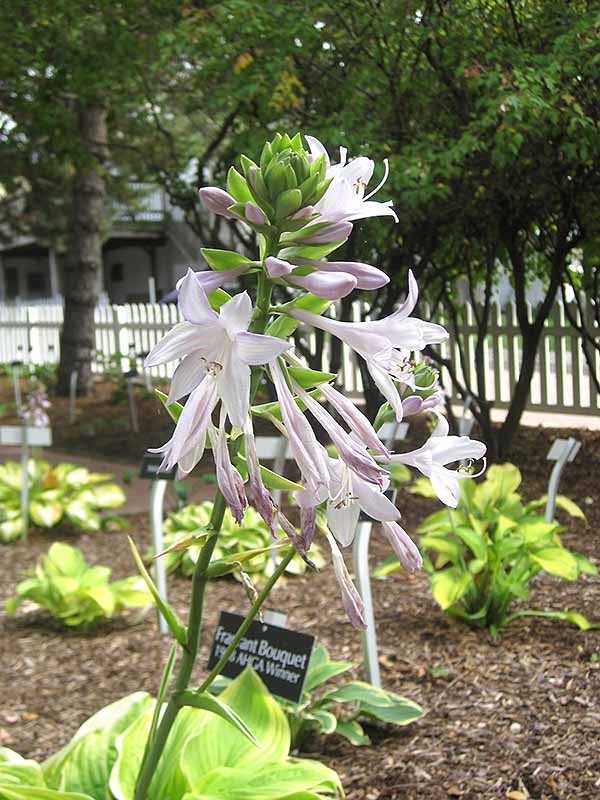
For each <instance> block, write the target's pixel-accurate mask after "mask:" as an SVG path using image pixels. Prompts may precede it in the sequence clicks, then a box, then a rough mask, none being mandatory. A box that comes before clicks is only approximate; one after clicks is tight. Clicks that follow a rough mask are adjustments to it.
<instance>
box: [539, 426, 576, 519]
mask: <svg viewBox="0 0 600 800" xmlns="http://www.w3.org/2000/svg"><path fill="white" fill-rule="evenodd" d="M580 447H581V442H580V441H578V440H577V439H574V438H573V437H572V436H570V437H569V438H568V439H556V440H555V441H554V442H553V444H552V447H551V448H550V450H549V452H548V455H547V456H546V458H547V460H548V461H554V462H555V464H554V466H553V468H552V472H551V473H550V480H549V481H548V499H547V500H546V511H545V514H544V519H545V520H546V522H553V521H554V514H555V512H556V496H557V494H558V484H559V483H560V478H561V475H562V471H563V469H564V468H565V466H566V465H567V464H568V463H570V462H571V461H574V460H575V456H576V455H577V453H578V452H579V448H580Z"/></svg>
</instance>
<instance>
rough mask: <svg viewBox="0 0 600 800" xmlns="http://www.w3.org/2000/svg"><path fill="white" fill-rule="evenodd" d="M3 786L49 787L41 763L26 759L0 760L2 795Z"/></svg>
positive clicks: (0, 787)
mask: <svg viewBox="0 0 600 800" xmlns="http://www.w3.org/2000/svg"><path fill="white" fill-rule="evenodd" d="M15 755H16V753H15ZM3 786H8V787H15V786H29V787H33V786H38V787H44V788H47V787H46V782H45V781H44V776H43V774H42V768H41V767H40V765H39V764H38V763H37V762H36V761H25V759H21V760H20V761H17V760H16V759H14V760H11V761H8V760H7V761H2V762H0V796H1V794H2V787H3Z"/></svg>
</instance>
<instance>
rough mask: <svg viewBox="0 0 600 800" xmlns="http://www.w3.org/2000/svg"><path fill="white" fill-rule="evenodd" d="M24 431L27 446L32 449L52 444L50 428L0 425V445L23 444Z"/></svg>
mask: <svg viewBox="0 0 600 800" xmlns="http://www.w3.org/2000/svg"><path fill="white" fill-rule="evenodd" d="M24 431H27V444H28V445H31V446H32V447H50V445H51V444H52V429H51V428H24V427H22V426H20V425H1V426H0V444H6V445H17V444H23V441H24Z"/></svg>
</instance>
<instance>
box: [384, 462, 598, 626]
mask: <svg viewBox="0 0 600 800" xmlns="http://www.w3.org/2000/svg"><path fill="white" fill-rule="evenodd" d="M520 483H521V473H520V472H519V470H518V469H517V467H515V466H514V465H512V464H502V465H495V466H492V467H490V468H489V470H488V471H487V474H486V479H485V480H484V481H482V482H481V483H477V484H476V483H475V482H473V481H462V482H461V499H460V503H459V505H458V508H456V509H455V510H452V509H443V510H442V511H436V512H435V513H434V514H431V515H430V516H429V517H427V519H426V520H425V521H424V523H423V524H422V525H421V526H420V528H419V533H420V534H421V540H420V545H421V548H422V549H423V551H424V552H425V553H426V556H425V559H424V563H425V568H426V569H427V571H428V573H429V575H430V579H431V591H432V593H433V597H434V599H435V601H436V602H437V603H438V605H439V606H440V608H442V609H443V610H444V611H445V612H446V613H447V614H450V615H451V616H453V617H456V618H458V619H461V620H463V621H464V622H466V623H467V624H468V625H471V626H472V627H486V628H489V629H490V630H491V631H492V633H494V634H495V633H497V632H498V631H499V630H500V629H501V628H502V627H503V626H504V625H506V624H508V623H509V622H510V621H511V620H513V619H515V618H516V617H520V616H526V615H531V616H545V617H554V618H556V619H562V620H567V621H569V622H572V623H573V624H575V625H577V626H578V627H579V628H581V629H582V630H586V629H588V628H590V627H592V625H591V623H590V622H588V620H586V619H585V617H583V616H582V615H581V614H579V613H577V612H574V611H534V610H518V611H517V612H515V613H513V614H511V613H510V609H511V606H512V605H513V603H514V602H515V601H516V600H526V599H527V597H528V594H529V583H530V581H531V580H532V579H533V578H534V577H535V576H536V575H537V574H538V573H539V572H541V571H542V570H543V571H545V572H546V573H548V574H549V575H553V576H554V577H557V578H562V579H563V580H568V581H574V580H577V578H578V577H579V576H580V575H581V574H582V573H587V574H590V575H595V574H597V569H596V567H595V566H594V564H592V562H591V561H590V560H589V559H588V558H586V557H585V556H582V555H580V554H579V553H573V552H571V551H570V550H568V549H567V548H566V547H564V546H563V545H562V543H561V539H560V536H559V534H560V533H561V531H562V530H563V528H562V526H561V525H560V524H559V523H558V522H546V521H545V520H544V517H543V515H541V514H539V513H538V509H539V508H540V507H541V506H542V505H543V504H544V502H545V499H544V498H540V499H538V500H534V501H533V502H531V503H527V504H525V503H523V501H522V499H521V497H520V495H519V494H517V489H518V487H519V485H520ZM411 490H412V491H413V492H416V493H421V492H420V486H419V482H415V485H414V486H413V487H412V489H411ZM422 493H423V494H425V496H428V497H429V496H430V494H429V487H427V488H426V489H425V491H423V492H422ZM557 506H558V507H559V508H562V509H564V510H565V511H566V512H567V513H569V514H570V515H571V516H574V517H577V518H584V515H583V512H582V511H581V509H579V507H578V506H577V505H576V504H575V503H573V502H572V501H571V500H569V499H568V498H566V497H562V496H559V497H558V498H557ZM397 568H399V565H397V564H394V563H393V562H391V561H389V562H386V563H385V564H384V565H382V566H381V567H380V568H379V569H378V571H377V574H379V575H383V574H387V573H389V572H391V571H394V569H397Z"/></svg>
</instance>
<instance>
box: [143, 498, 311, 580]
mask: <svg viewBox="0 0 600 800" xmlns="http://www.w3.org/2000/svg"><path fill="white" fill-rule="evenodd" d="M212 508H213V504H212V503H211V502H208V501H207V502H205V503H200V504H198V505H196V504H191V505H188V506H185V508H182V509H181V510H180V511H175V512H173V513H171V514H169V516H168V517H167V519H166V520H165V524H164V546H165V549H167V548H169V547H172V546H173V545H175V544H177V542H183V541H184V540H186V539H189V537H190V536H191V535H193V534H195V533H198V532H199V531H201V529H202V528H203V527H204V526H206V525H207V524H208V521H209V519H210V515H211V513H212ZM272 544H273V539H272V537H271V534H270V533H269V530H268V528H267V526H266V525H265V523H264V522H263V519H262V517H261V516H260V514H258V513H257V512H256V511H255V510H254V509H253V508H252V507H248V508H247V509H246V511H245V513H244V519H243V520H242V524H241V525H238V524H237V523H236V521H235V520H234V519H233V517H232V515H231V512H230V511H229V510H227V511H226V512H225V517H224V519H223V525H222V527H221V535H220V536H219V539H218V541H217V545H216V547H215V550H214V559H215V560H220V559H225V558H227V557H229V556H232V555H234V554H235V553H239V552H247V551H249V550H260V551H263V552H259V553H258V554H257V555H255V556H254V557H253V558H250V559H248V560H247V561H244V571H245V572H247V573H249V574H250V575H252V577H253V578H254V579H255V580H256V581H257V582H258V583H260V582H261V581H264V580H265V579H266V578H268V576H269V575H270V574H271V572H272V569H273V560H272V559H271V557H270V554H269V551H268V548H269V547H270V546H271V545H272ZM200 550H201V543H199V544H197V545H195V544H193V545H192V546H191V547H187V548H186V549H182V550H172V551H171V552H169V553H166V554H165V555H164V556H162V558H163V559H164V563H165V569H166V570H167V572H174V571H175V570H177V569H180V570H181V572H182V573H183V574H184V575H188V576H189V575H191V574H192V573H193V571H194V567H195V565H196V561H197V559H198V555H199V553H200ZM146 555H147V557H148V558H151V557H152V553H151V552H149V553H147V554H146ZM310 557H311V559H312V560H313V561H314V563H315V565H316V566H317V567H320V566H322V565H323V563H324V560H323V557H322V555H321V551H320V550H319V547H318V545H316V544H313V546H312V547H311V550H310ZM305 569H306V564H305V563H304V561H303V560H302V558H301V557H300V556H295V557H294V558H293V559H292V561H291V562H290V564H289V565H288V567H287V570H286V571H287V572H288V573H290V574H294V575H301V574H303V573H304V570H305ZM233 574H234V575H235V577H239V573H238V572H237V571H236V572H234V573H233Z"/></svg>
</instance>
